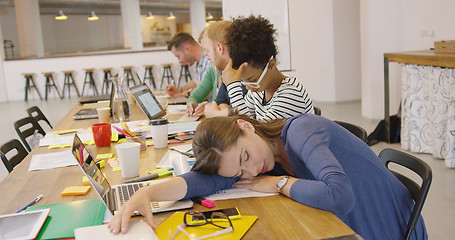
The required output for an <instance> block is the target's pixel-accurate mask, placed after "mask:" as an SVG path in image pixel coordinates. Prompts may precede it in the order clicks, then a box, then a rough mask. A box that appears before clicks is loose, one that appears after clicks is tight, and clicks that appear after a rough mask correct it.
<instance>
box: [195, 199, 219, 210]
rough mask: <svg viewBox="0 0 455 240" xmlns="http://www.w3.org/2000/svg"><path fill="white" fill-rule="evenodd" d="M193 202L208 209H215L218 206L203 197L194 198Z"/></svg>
mask: <svg viewBox="0 0 455 240" xmlns="http://www.w3.org/2000/svg"><path fill="white" fill-rule="evenodd" d="M191 201H193V202H195V203H197V204H200V205H201V206H204V207H207V208H213V207H215V205H216V204H215V202H214V201H213V200H210V199H206V198H203V197H194V198H191Z"/></svg>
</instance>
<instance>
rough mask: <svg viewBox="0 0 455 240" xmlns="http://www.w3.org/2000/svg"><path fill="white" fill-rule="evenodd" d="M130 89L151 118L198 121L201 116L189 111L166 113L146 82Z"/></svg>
mask: <svg viewBox="0 0 455 240" xmlns="http://www.w3.org/2000/svg"><path fill="white" fill-rule="evenodd" d="M129 89H130V92H131V94H132V95H133V97H134V99H135V100H136V102H137V104H138V105H139V106H140V107H141V109H142V111H143V112H144V114H145V115H147V118H148V119H149V120H153V119H156V118H160V117H166V118H167V119H168V120H169V121H176V122H188V121H197V120H198V119H199V118H200V117H199V116H198V117H191V116H188V114H187V113H171V114H167V115H166V111H165V110H164V108H163V106H161V104H160V102H158V100H157V99H156V98H155V95H154V94H153V93H152V91H151V90H150V88H149V87H148V86H147V84H145V83H143V84H139V85H136V86H132V87H130V88H129ZM165 115H166V116H165Z"/></svg>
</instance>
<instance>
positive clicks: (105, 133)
mask: <svg viewBox="0 0 455 240" xmlns="http://www.w3.org/2000/svg"><path fill="white" fill-rule="evenodd" d="M92 132H93V139H94V140H95V144H96V146H97V147H108V146H110V145H111V136H112V131H111V124H110V123H97V124H93V126H92Z"/></svg>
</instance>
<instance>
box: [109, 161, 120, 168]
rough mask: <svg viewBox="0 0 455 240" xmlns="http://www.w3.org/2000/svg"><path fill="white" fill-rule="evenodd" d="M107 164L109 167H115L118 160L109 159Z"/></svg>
mask: <svg viewBox="0 0 455 240" xmlns="http://www.w3.org/2000/svg"><path fill="white" fill-rule="evenodd" d="M109 165H110V166H111V168H114V167H117V166H118V161H109Z"/></svg>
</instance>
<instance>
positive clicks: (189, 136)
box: [175, 134, 194, 141]
mask: <svg viewBox="0 0 455 240" xmlns="http://www.w3.org/2000/svg"><path fill="white" fill-rule="evenodd" d="M193 137H194V134H187V135H184V136H176V137H175V139H177V140H180V141H185V140H190V139H193Z"/></svg>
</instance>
